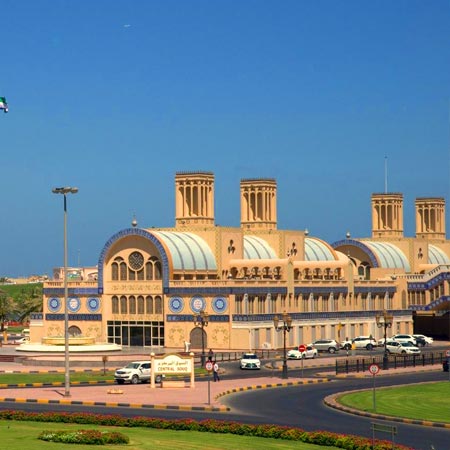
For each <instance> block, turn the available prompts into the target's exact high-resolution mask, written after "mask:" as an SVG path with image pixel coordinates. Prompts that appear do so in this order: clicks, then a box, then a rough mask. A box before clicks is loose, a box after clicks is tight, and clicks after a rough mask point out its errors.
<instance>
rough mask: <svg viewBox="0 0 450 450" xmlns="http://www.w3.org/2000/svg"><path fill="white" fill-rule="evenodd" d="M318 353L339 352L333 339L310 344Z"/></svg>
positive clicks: (337, 345)
mask: <svg viewBox="0 0 450 450" xmlns="http://www.w3.org/2000/svg"><path fill="white" fill-rule="evenodd" d="M308 345H312V346H313V347H315V348H316V349H317V351H318V352H328V353H336V352H338V351H339V344H338V343H337V342H336V341H335V340H334V339H319V340H317V341H315V342H313V343H312V344H308Z"/></svg>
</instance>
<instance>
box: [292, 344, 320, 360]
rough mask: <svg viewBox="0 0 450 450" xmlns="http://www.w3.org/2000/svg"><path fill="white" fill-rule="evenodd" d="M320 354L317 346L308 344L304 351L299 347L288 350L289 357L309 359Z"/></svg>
mask: <svg viewBox="0 0 450 450" xmlns="http://www.w3.org/2000/svg"><path fill="white" fill-rule="evenodd" d="M318 355H319V352H318V351H317V348H315V347H314V346H312V345H307V346H306V350H305V351H304V352H301V351H299V349H298V348H293V349H292V350H289V351H288V352H287V357H288V359H308V358H313V359H314V358H316V357H317V356H318Z"/></svg>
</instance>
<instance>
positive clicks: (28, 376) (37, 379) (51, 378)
mask: <svg viewBox="0 0 450 450" xmlns="http://www.w3.org/2000/svg"><path fill="white" fill-rule="evenodd" d="M206 373H207V372H206V371H205V369H203V368H201V369H195V374H196V376H199V375H205V374H206ZM167 377H168V378H171V377H174V378H176V377H177V376H176V375H167ZM96 381H102V382H110V383H113V382H114V371H113V370H108V369H107V370H106V372H105V374H103V369H98V370H95V371H92V372H83V371H80V372H71V373H70V382H71V383H73V382H91V383H94V382H96ZM31 383H64V371H63V370H62V371H60V372H58V373H0V385H6V384H31Z"/></svg>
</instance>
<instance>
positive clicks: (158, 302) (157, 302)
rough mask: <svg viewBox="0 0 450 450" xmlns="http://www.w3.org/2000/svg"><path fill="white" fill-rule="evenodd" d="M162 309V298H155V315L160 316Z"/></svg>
mask: <svg viewBox="0 0 450 450" xmlns="http://www.w3.org/2000/svg"><path fill="white" fill-rule="evenodd" d="M162 312H163V308H162V298H161V297H160V296H159V295H157V296H156V297H155V314H162Z"/></svg>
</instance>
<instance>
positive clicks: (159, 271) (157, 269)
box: [155, 261, 162, 280]
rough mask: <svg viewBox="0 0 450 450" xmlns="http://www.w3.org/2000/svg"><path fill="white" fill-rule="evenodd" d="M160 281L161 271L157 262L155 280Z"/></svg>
mask: <svg viewBox="0 0 450 450" xmlns="http://www.w3.org/2000/svg"><path fill="white" fill-rule="evenodd" d="M161 279H162V270H161V263H160V262H159V261H156V262H155V280H161Z"/></svg>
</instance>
